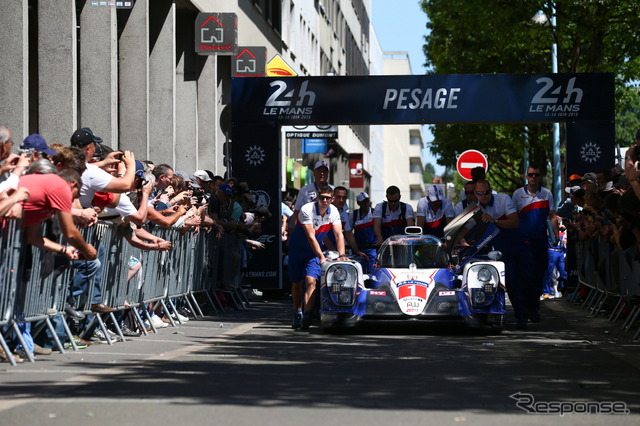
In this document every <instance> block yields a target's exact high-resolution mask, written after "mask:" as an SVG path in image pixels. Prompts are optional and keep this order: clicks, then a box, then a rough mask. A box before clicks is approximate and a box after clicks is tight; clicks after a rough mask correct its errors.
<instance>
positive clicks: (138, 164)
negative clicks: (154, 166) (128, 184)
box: [136, 160, 146, 181]
mask: <svg viewBox="0 0 640 426" xmlns="http://www.w3.org/2000/svg"><path fill="white" fill-rule="evenodd" d="M136 176H138V177H140V178H142V180H144V181H146V179H145V178H144V164H142V161H138V160H136Z"/></svg>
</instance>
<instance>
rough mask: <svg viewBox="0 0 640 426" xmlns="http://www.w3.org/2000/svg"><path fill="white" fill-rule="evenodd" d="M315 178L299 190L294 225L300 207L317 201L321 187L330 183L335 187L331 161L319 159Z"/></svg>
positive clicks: (314, 170) (314, 172) (315, 169)
mask: <svg viewBox="0 0 640 426" xmlns="http://www.w3.org/2000/svg"><path fill="white" fill-rule="evenodd" d="M313 178H314V182H313V183H309V184H307V185H305V186H303V187H302V188H300V191H299V192H298V197H297V198H296V204H295V207H294V211H293V221H292V222H293V223H292V226H294V227H295V226H296V220H297V219H296V218H297V217H298V212H299V211H300V208H301V207H302V206H304V205H305V204H307V203H310V202H311V201H315V200H316V198H318V193H319V191H320V188H322V187H323V186H325V185H329V187H331V189H333V188H335V187H334V186H333V185H331V184H330V183H329V182H328V180H329V163H327V162H326V161H322V160H320V161H317V162H316V164H315V166H314V167H313ZM289 234H291V230H289Z"/></svg>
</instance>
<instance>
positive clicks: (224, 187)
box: [218, 183, 233, 195]
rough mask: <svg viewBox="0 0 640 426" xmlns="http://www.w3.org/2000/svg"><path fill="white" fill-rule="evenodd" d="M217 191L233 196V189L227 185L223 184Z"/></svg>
mask: <svg viewBox="0 0 640 426" xmlns="http://www.w3.org/2000/svg"><path fill="white" fill-rule="evenodd" d="M218 191H222V192H223V193H224V194H227V195H233V187H232V186H231V185H227V184H226V183H223V184H222V185H220V186H219V187H218Z"/></svg>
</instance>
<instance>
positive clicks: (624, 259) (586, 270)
mask: <svg viewBox="0 0 640 426" xmlns="http://www.w3.org/2000/svg"><path fill="white" fill-rule="evenodd" d="M575 245H576V258H577V259H578V287H577V288H576V289H575V291H574V293H573V296H572V297H570V299H569V301H570V302H573V303H581V304H582V308H583V309H585V310H587V311H588V312H589V313H590V315H591V316H593V317H596V316H598V315H601V314H608V315H609V321H611V322H614V323H615V322H618V320H620V319H623V320H624V321H623V323H622V329H623V330H625V331H630V330H632V329H633V328H634V326H635V325H636V322H637V320H638V318H640V303H639V302H640V301H639V296H640V259H639V253H640V252H639V251H638V248H637V246H635V245H634V246H632V247H630V248H628V249H624V250H623V249H621V248H619V247H618V246H617V245H615V244H612V243H610V242H608V241H606V240H605V239H603V238H601V237H597V238H594V239H591V240H584V241H576V242H575ZM638 338H640V327H638V330H637V331H636V333H635V334H634V336H633V340H638Z"/></svg>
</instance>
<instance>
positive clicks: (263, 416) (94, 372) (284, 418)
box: [0, 298, 640, 426]
mask: <svg viewBox="0 0 640 426" xmlns="http://www.w3.org/2000/svg"><path fill="white" fill-rule="evenodd" d="M542 312H543V321H542V322H541V323H540V324H533V325H531V326H530V327H529V330H528V331H527V332H518V331H515V330H514V329H513V324H509V325H508V327H507V329H506V330H505V332H504V333H503V334H502V335H499V336H491V337H482V336H466V335H464V334H463V335H459V334H458V335H455V334H454V335H452V336H450V335H448V334H447V333H444V334H443V333H435V334H434V335H429V336H421V335H415V336H411V337H412V338H411V339H407V338H406V337H404V336H395V335H393V333H391V334H389V335H384V334H383V335H380V336H379V335H371V334H366V333H365V334H363V335H361V336H353V337H351V336H337V337H336V336H329V337H327V336H324V335H320V334H319V333H318V332H317V329H313V332H312V333H309V334H308V333H294V332H292V331H291V329H290V325H289V313H290V304H289V302H288V301H287V300H266V299H263V298H254V300H253V301H252V308H251V309H249V310H240V311H238V310H232V309H228V310H227V312H226V313H224V314H220V315H212V316H207V317H204V318H201V319H198V320H191V321H189V322H187V323H185V324H182V325H178V326H177V327H175V328H173V327H167V328H164V329H160V330H159V332H158V333H157V334H153V333H151V334H150V335H148V336H141V337H138V338H131V339H130V340H128V341H126V342H120V343H116V344H114V345H107V344H93V345H91V346H90V347H88V348H87V349H83V350H78V351H72V350H68V351H66V352H65V353H64V354H60V353H54V354H52V355H49V356H38V357H37V359H36V362H35V363H28V362H25V363H24V364H20V365H18V366H15V367H12V366H10V365H9V364H6V363H5V364H0V424H2V425H3V426H4V425H14V424H15V425H26V424H28V425H69V424H77V423H80V424H100V425H118V426H123V425H129V424H131V425H134V424H135V425H141V424H143V425H144V424H156V423H158V422H162V423H173V422H180V423H181V424H233V425H236V424H260V425H266V424H274V425H280V426H282V425H289V424H291V425H296V424H300V423H304V424H326V422H327V421H328V420H327V414H326V413H329V411H326V410H327V409H331V410H332V411H330V413H332V415H334V416H337V417H336V418H334V419H333V421H332V422H337V423H342V421H340V420H339V419H343V420H344V422H345V423H346V422H348V423H352V424H367V425H375V424H385V425H388V424H426V423H429V424H447V423H459V422H465V421H468V422H469V423H473V424H491V425H494V424H505V425H506V424H509V425H512V424H527V425H528V424H554V425H555V424H558V423H560V424H577V423H581V424H605V423H606V424H607V425H609V426H610V425H614V424H637V421H638V417H637V416H636V415H633V416H608V417H607V416H599V417H597V418H596V417H594V416H591V417H589V416H582V417H578V416H575V415H574V416H564V417H561V416H527V415H526V414H524V415H523V413H522V412H519V411H520V410H518V409H517V408H515V405H514V401H509V398H508V397H505V396H504V395H510V394H511V393H513V392H515V391H520V390H522V391H525V392H531V393H533V394H535V395H536V396H538V397H540V396H544V397H547V398H559V397H561V396H565V397H566V396H573V395H575V396H576V397H578V398H585V397H588V395H603V397H606V398H605V399H604V400H608V399H610V398H611V397H613V396H615V397H616V398H619V400H622V401H626V402H627V404H628V407H629V408H631V412H632V413H637V412H638V409H639V408H640V405H639V403H638V398H637V396H638V393H637V392H636V393H635V395H636V397H633V395H634V387H635V385H634V383H637V381H636V380H635V379H634V377H638V371H639V370H640V343H638V342H633V341H632V339H631V337H632V334H633V333H632V332H623V331H622V330H620V326H621V324H612V323H610V322H608V321H607V319H606V318H605V317H604V316H601V317H595V318H592V317H589V315H588V313H587V312H586V311H584V310H582V309H581V308H580V306H579V305H571V304H569V303H568V302H567V301H565V300H557V299H554V300H547V301H544V302H543V309H542ZM395 342H397V343H395ZM425 345H427V346H425ZM305 347H306V348H307V350H308V351H309V352H308V354H309V355H310V356H305V352H304V350H300V348H305ZM425 348H427V351H426V352H425ZM394 351H398V352H394ZM437 351H442V352H443V353H445V354H446V353H451V356H453V357H455V358H456V359H458V360H461V361H462V364H459V365H458V367H457V368H455V370H457V371H456V372H454V371H455V370H452V371H449V369H448V368H449V367H450V366H451V362H447V360H446V358H444V357H443V355H442V353H439V352H437ZM452 351H454V352H452ZM541 354H543V355H542V356H544V354H548V358H549V359H541V358H540V356H541ZM399 355H401V357H402V358H401V359H400V360H398V356H399ZM445 356H446V355H445ZM340 360H343V361H340ZM348 360H351V364H349V362H347V363H345V362H344V361H348ZM390 360H398V362H400V364H398V363H396V362H395V361H390ZM573 360H575V361H573ZM611 360H615V361H611ZM618 361H619V362H618ZM389 362H391V364H389ZM474 362H476V363H477V366H474V365H473V363H474ZM554 362H555V363H554ZM570 362H576V363H581V365H575V366H568V365H567V364H566V363H570ZM492 363H495V365H496V367H498V368H501V369H502V368H504V367H505V366H509V365H510V366H511V367H510V368H512V369H513V371H512V374H511V375H505V376H495V375H494V376H491V375H487V374H494V373H491V370H486V369H485V368H483V367H482V365H491V364H492ZM313 366H315V367H313ZM403 366H406V367H403ZM409 366H412V367H409ZM500 366H502V367H500ZM543 366H544V367H543ZM312 367H313V368H312ZM318 368H319V369H320V370H318ZM541 368H543V370H541ZM545 368H546V375H545V370H544V369H545ZM590 369H595V370H597V371H590ZM345 371H346V372H349V373H346V374H345ZM411 371H414V372H417V371H423V373H422V374H423V375H424V374H425V373H426V374H427V375H426V376H424V377H431V378H432V380H434V381H437V383H438V386H439V387H436V388H428V387H424V389H425V390H426V389H429V392H426V393H423V394H419V393H418V394H417V393H416V389H421V388H422V387H423V386H427V385H426V384H424V385H423V384H421V382H420V381H410V382H408V383H407V382H406V380H411V379H412V377H413V375H412V374H411ZM515 371H517V372H518V374H517V376H518V377H514V376H513V372H515ZM576 372H577V373H576ZM403 374H406V376H403ZM581 374H582V377H580V375H581ZM527 375H529V376H527ZM563 375H566V377H561V376H563ZM551 376H555V377H551ZM336 377H342V380H343V383H344V384H343V385H341V387H340V386H329V387H327V383H335V381H336ZM526 377H529V378H528V379H527V378H526ZM416 379H417V377H416ZM344 380H346V382H344ZM394 380H395V382H394ZM461 380H462V381H464V382H466V387H465V388H462V387H460V384H461V383H462V382H460V381H461ZM522 380H530V386H529V387H527V386H525V383H526V382H522ZM309 381H311V386H309V385H310V383H309ZM314 381H315V382H316V383H317V386H313V385H312V384H313V382H314ZM385 381H386V385H384V386H383V385H382V384H383V383H385ZM434 383H435V382H434ZM441 384H442V385H441ZM496 386H499V387H500V392H491V391H492V390H496V389H497V388H496ZM617 386H618V387H619V388H617ZM486 392H490V393H489V394H487V395H482V394H484V393H486ZM366 393H370V394H371V395H386V398H383V397H380V399H378V400H376V399H375V398H374V399H367V400H365V399H360V398H358V397H357V396H358V395H364V394H366ZM496 393H499V395H495V394H496ZM408 395H414V396H419V399H411V400H410V399H402V398H405V397H407V396H408ZM441 395H447V398H446V399H442V398H441V397H440V396H441ZM612 395H613V396H612ZM477 396H481V398H480V399H478V398H477ZM389 398H391V399H389ZM393 398H398V399H397V400H396V399H393ZM549 400H553V399H549ZM556 400H557V399H556ZM436 407H437V408H436ZM426 410H429V411H428V412H427V411H426ZM426 413H427V414H428V419H429V421H426V420H425V419H426V417H425V414H426ZM341 416H342V417H341ZM603 418H604V420H603ZM301 419H302V420H301ZM305 419H306V420H305ZM596 419H597V420H596ZM472 420H473V421H472Z"/></svg>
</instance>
